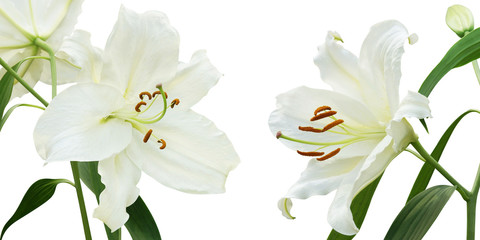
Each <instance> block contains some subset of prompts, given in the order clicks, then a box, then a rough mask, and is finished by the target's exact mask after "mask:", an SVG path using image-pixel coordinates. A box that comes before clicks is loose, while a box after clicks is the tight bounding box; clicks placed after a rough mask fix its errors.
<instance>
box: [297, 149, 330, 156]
mask: <svg viewBox="0 0 480 240" xmlns="http://www.w3.org/2000/svg"><path fill="white" fill-rule="evenodd" d="M297 153H298V154H300V155H302V156H307V157H319V156H322V155H323V154H325V153H324V152H302V151H300V150H297Z"/></svg>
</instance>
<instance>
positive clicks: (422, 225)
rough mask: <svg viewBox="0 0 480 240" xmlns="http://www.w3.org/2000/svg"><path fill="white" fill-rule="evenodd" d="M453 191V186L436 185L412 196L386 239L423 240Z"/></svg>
mask: <svg viewBox="0 0 480 240" xmlns="http://www.w3.org/2000/svg"><path fill="white" fill-rule="evenodd" d="M453 192H455V187H453V186H435V187H432V188H429V189H427V190H425V191H423V192H421V193H420V194H418V195H417V196H415V197H414V198H412V200H410V202H408V203H407V205H405V207H404V208H403V209H402V211H400V213H399V214H398V216H397V217H396V218H395V220H394V221H393V223H392V225H391V226H390V229H389V230H388V232H387V235H386V236H385V239H386V240H396V239H398V240H403V239H409V240H417V239H418V240H421V239H422V238H423V236H424V235H425V234H426V233H427V231H428V229H430V227H431V226H432V224H433V223H434V222H435V220H436V219H437V217H438V215H439V214H440V212H441V211H442V209H443V207H444V206H445V204H447V202H448V200H449V199H450V197H451V196H452V194H453Z"/></svg>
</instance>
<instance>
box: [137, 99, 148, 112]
mask: <svg viewBox="0 0 480 240" xmlns="http://www.w3.org/2000/svg"><path fill="white" fill-rule="evenodd" d="M142 105H144V106H146V105H147V103H146V102H144V101H141V102H139V103H137V106H135V111H137V112H141V111H142V110H140V107H141V106H142Z"/></svg>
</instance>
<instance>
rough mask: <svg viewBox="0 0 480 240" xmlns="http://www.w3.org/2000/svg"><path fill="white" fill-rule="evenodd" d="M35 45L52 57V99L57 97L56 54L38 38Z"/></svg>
mask: <svg viewBox="0 0 480 240" xmlns="http://www.w3.org/2000/svg"><path fill="white" fill-rule="evenodd" d="M34 44H35V45H36V46H38V47H40V48H41V49H43V50H44V51H45V52H47V53H48V56H49V57H50V71H51V76H52V99H53V98H54V97H55V96H57V63H56V61H55V52H54V51H53V49H52V48H51V47H50V46H49V45H48V44H47V43H46V42H45V41H43V40H42V39H40V38H36V39H35V41H34Z"/></svg>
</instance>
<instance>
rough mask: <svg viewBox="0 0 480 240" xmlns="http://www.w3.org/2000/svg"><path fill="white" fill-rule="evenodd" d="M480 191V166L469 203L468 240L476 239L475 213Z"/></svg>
mask: <svg viewBox="0 0 480 240" xmlns="http://www.w3.org/2000/svg"><path fill="white" fill-rule="evenodd" d="M479 189H480V166H479V167H478V170H477V176H476V177H475V182H474V183H473V187H472V196H471V197H470V199H469V200H468V201H467V240H474V239H475V212H476V208H477V197H478V191H479Z"/></svg>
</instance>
